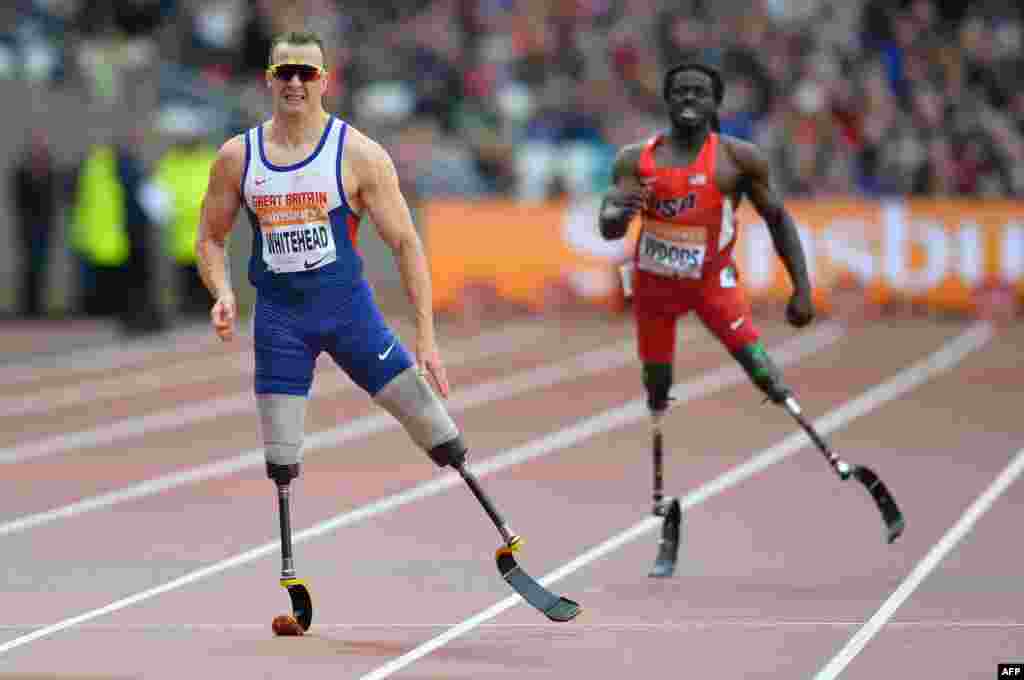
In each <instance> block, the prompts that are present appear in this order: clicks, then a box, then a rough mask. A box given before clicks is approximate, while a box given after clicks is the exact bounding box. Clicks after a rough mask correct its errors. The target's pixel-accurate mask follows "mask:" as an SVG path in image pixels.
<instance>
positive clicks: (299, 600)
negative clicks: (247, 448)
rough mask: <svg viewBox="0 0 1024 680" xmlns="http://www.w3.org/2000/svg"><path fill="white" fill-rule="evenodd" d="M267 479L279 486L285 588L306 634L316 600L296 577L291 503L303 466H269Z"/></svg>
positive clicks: (279, 515) (283, 583) (278, 501)
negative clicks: (293, 487) (292, 484)
mask: <svg viewBox="0 0 1024 680" xmlns="http://www.w3.org/2000/svg"><path fill="white" fill-rule="evenodd" d="M267 476H268V477H270V478H271V479H272V480H274V483H275V485H276V486H277V509H278V518H279V520H280V529H281V581H280V583H281V587H283V588H284V589H285V590H287V591H288V597H290V598H291V601H292V615H293V616H295V620H296V621H298V622H299V626H301V627H302V630H303V631H306V630H309V626H310V625H311V624H312V623H313V598H312V596H311V595H310V594H309V588H307V587H306V584H305V582H304V581H302V580H300V579H298V578H296V577H295V562H294V559H293V557H292V525H291V509H290V507H289V501H290V496H291V481H292V480H293V479H295V478H296V477H298V476H299V464H298V463H294V464H292V465H276V464H274V463H267Z"/></svg>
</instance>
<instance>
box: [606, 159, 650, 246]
mask: <svg viewBox="0 0 1024 680" xmlns="http://www.w3.org/2000/svg"><path fill="white" fill-rule="evenodd" d="M642 150H643V147H642V146H641V145H639V144H630V145H628V146H624V147H622V149H621V150H620V151H619V153H618V154H617V155H616V156H615V163H614V165H613V166H612V186H611V187H610V188H609V189H608V191H607V192H606V193H605V195H604V198H603V199H602V200H601V214H600V218H599V220H600V225H601V236H603V237H604V238H606V239H608V240H609V241H611V240H615V239H620V238H622V237H623V236H625V235H626V232H627V231H628V230H629V223H630V222H631V221H632V219H633V216H634V215H636V213H637V211H639V210H641V209H642V208H643V207H644V204H645V203H646V202H647V197H648V194H649V191H648V189H647V187H645V186H644V185H643V184H642V183H641V182H640V179H639V177H638V176H637V163H638V162H639V160H640V152H641V151H642Z"/></svg>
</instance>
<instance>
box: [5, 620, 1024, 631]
mask: <svg viewBox="0 0 1024 680" xmlns="http://www.w3.org/2000/svg"><path fill="white" fill-rule="evenodd" d="M864 624H865V621H802V620H785V619H782V620H775V619H741V620H729V619H721V620H718V619H694V620H691V621H659V622H657V623H641V622H621V623H612V622H608V623H580V622H578V621H574V622H573V624H572V632H573V633H582V632H587V631H590V632H623V633H632V632H641V633H646V632H655V633H657V632H669V633H670V632H676V631H693V630H714V629H716V628H726V629H729V628H732V629H736V628H740V629H752V630H762V629H769V630H770V629H776V628H821V627H827V628H857V627H859V626H863V625H864ZM47 625H49V624H45V623H0V632H4V631H11V632H22V631H32V630H37V629H39V628H45V627H46V626H47ZM453 625H456V624H455V623H452V622H451V621H445V622H438V623H325V622H322V621H317V623H316V631H317V633H322V632H343V631H370V630H389V631H392V630H410V631H417V630H433V629H436V628H449V627H450V626H453ZM552 625H553V624H551V623H549V622H547V621H542V622H539V623H482V624H480V625H479V626H477V628H478V629H480V630H545V629H548V630H549V629H550V628H551V627H552ZM886 625H887V626H888V627H890V628H900V629H903V630H1015V629H1018V628H1024V621H928V620H923V621H890V622H889V623H887V624H886ZM268 628H269V626H268V625H267V624H265V623H252V622H251V621H250V622H245V623H199V622H195V623H86V624H82V625H79V626H76V627H75V630H78V631H82V632H95V633H197V632H211V633H213V632H216V633H231V632H240V633H245V632H257V631H258V632H265V631H266V630H267V629H268Z"/></svg>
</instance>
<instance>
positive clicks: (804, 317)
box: [786, 291, 814, 328]
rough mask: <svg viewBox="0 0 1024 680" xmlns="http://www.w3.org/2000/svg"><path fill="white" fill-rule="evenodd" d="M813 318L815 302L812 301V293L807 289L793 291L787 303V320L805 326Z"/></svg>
mask: <svg viewBox="0 0 1024 680" xmlns="http://www.w3.org/2000/svg"><path fill="white" fill-rule="evenodd" d="M813 320H814V302H812V301H811V294H810V293H809V292H805V291H797V292H795V293H793V295H792V296H791V297H790V298H789V304H787V305H786V321H788V322H789V324H790V325H791V326H794V327H796V328H803V327H804V326H806V325H807V324H809V323H810V322H811V321H813Z"/></svg>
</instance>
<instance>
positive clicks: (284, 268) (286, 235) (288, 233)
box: [263, 223, 338, 274]
mask: <svg viewBox="0 0 1024 680" xmlns="http://www.w3.org/2000/svg"><path fill="white" fill-rule="evenodd" d="M337 259H338V254H337V249H336V248H335V245H334V234H333V233H332V232H331V228H330V226H329V225H327V224H326V223H319V224H316V223H314V224H302V225H295V226H288V227H283V228H277V229H273V230H270V231H265V232H263V262H264V263H266V265H267V268H268V269H270V271H272V272H274V273H276V274H280V273H289V272H308V271H312V270H314V269H320V268H321V267H324V266H327V265H329V264H330V263H332V262H334V261H335V260H337Z"/></svg>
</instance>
